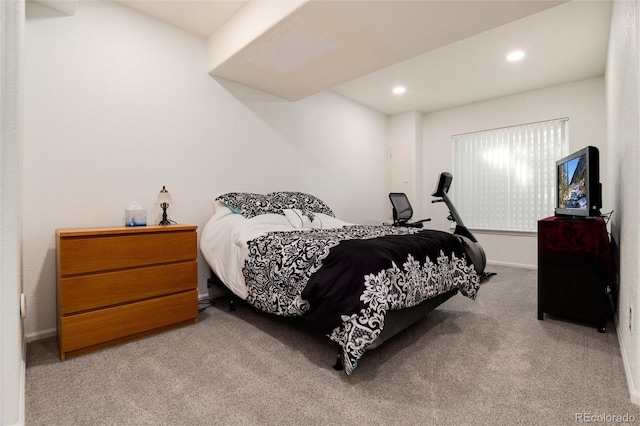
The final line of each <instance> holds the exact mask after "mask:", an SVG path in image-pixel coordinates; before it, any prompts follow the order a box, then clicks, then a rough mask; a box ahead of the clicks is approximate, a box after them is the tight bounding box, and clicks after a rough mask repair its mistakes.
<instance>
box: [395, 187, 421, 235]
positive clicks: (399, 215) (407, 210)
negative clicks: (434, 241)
mask: <svg viewBox="0 0 640 426" xmlns="http://www.w3.org/2000/svg"><path fill="white" fill-rule="evenodd" d="M389 200H391V205H392V206H393V226H410V227H413V228H422V222H428V221H430V220H431V219H430V218H429V219H422V220H418V221H416V222H409V220H410V219H411V217H412V216H413V208H411V203H410V202H409V199H408V198H407V194H405V193H404V192H391V193H389Z"/></svg>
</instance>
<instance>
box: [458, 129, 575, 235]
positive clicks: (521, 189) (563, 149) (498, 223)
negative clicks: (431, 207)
mask: <svg viewBox="0 0 640 426" xmlns="http://www.w3.org/2000/svg"><path fill="white" fill-rule="evenodd" d="M568 139H569V138H568V119H566V118H565V119H558V120H551V121H544V122H538V123H531V124H524V125H520V126H513V127H505V128H501V129H493V130H485V131H481V132H474V133H465V134H462V135H455V136H453V145H454V154H453V159H454V166H453V172H454V173H453V176H454V178H453V195H454V197H453V198H454V203H455V205H456V208H457V209H458V210H459V212H460V215H461V216H462V218H463V219H464V222H465V225H466V226H467V227H468V228H471V229H486V230H500V231H520V232H535V231H536V230H537V221H538V220H540V219H542V218H545V217H548V216H552V215H553V212H554V207H555V193H556V188H555V173H556V171H555V165H556V161H557V160H558V159H560V158H562V157H564V156H565V155H567V153H568V147H569V143H568Z"/></svg>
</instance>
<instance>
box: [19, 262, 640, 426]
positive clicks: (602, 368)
mask: <svg viewBox="0 0 640 426" xmlns="http://www.w3.org/2000/svg"><path fill="white" fill-rule="evenodd" d="M487 269H488V270H490V271H495V272H498V275H497V276H495V277H492V278H491V279H490V280H489V281H488V282H486V283H485V284H483V285H482V287H481V289H480V293H479V295H478V299H477V300H476V301H472V300H469V299H467V298H466V297H464V296H461V295H456V296H454V297H453V298H452V299H450V300H449V301H447V302H445V303H444V304H443V305H442V306H440V307H439V308H438V309H437V310H435V311H433V312H431V313H430V314H429V316H428V317H427V318H425V319H424V320H422V321H420V322H419V323H417V324H415V325H414V326H412V327H411V328H409V329H407V330H405V331H404V332H402V333H401V334H399V335H397V336H395V337H394V338H393V339H391V340H389V341H388V342H386V343H385V344H384V345H382V346H380V347H378V348H376V349H373V350H371V351H369V352H368V353H367V354H365V356H364V357H363V358H362V359H361V361H360V364H359V366H358V368H357V369H356V370H355V372H354V373H353V375H351V376H346V375H345V374H344V372H339V371H334V370H333V369H332V365H333V362H334V361H335V347H334V344H333V343H331V342H330V341H329V339H328V338H326V337H324V336H318V335H315V334H313V333H312V332H310V331H308V330H307V329H305V328H304V327H302V326H300V325H299V324H297V323H292V322H290V321H287V320H283V319H281V318H277V317H273V316H269V315H265V314H262V313H259V312H256V311H255V310H253V309H251V308H248V307H246V306H242V305H241V306H239V307H238V310H237V311H236V312H228V310H227V309H228V304H227V303H226V301H225V300H224V299H218V300H217V301H216V305H215V306H213V307H210V308H209V309H207V310H205V311H204V312H202V313H201V314H200V318H199V322H198V323H197V324H195V325H192V326H189V327H185V328H181V329H178V330H174V331H171V332H167V333H163V334H159V335H156V336H151V337H147V338H145V339H142V340H138V341H134V342H130V343H127V344H124V345H120V346H117V347H114V348H110V349H106V350H103V351H100V352H96V353H92V354H88V355H85V356H81V357H78V358H73V359H71V360H68V361H65V362H60V361H59V359H58V354H57V344H56V341H55V339H53V338H51V339H44V340H41V341H37V342H32V343H30V344H29V345H28V347H27V371H26V420H27V425H106V424H108V425H184V426H188V425H218V424H223V425H233V424H249V425H258V424H260V425H286V424H296V425H297V424H309V425H325V424H350V425H354V424H367V425H391V424H394V425H397V424H404V425H415V424H424V425H427V424H429V425H515V424H526V425H563V424H567V425H569V424H575V423H576V419H577V417H576V416H585V415H589V416H596V415H610V416H611V415H620V416H623V415H625V414H628V415H631V416H634V417H635V420H636V422H639V421H640V407H638V406H635V405H633V404H632V403H631V402H630V399H629V394H628V389H627V383H626V379H625V377H624V370H623V364H622V358H621V355H620V349H619V346H618V340H617V337H616V333H615V329H614V326H613V324H612V323H611V324H609V327H608V330H607V333H606V334H601V333H598V332H597V331H596V329H595V328H594V327H590V326H585V325H581V324H575V323H572V322H568V321H563V320H560V319H555V318H551V317H549V316H547V317H546V318H545V320H544V321H539V320H537V318H536V312H537V272H536V271H535V270H526V269H517V268H508V267H498V266H491V265H490V266H489V267H488V268H487ZM590 418H591V419H592V420H593V419H594V418H593V417H590Z"/></svg>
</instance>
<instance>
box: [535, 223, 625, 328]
mask: <svg viewBox="0 0 640 426" xmlns="http://www.w3.org/2000/svg"><path fill="white" fill-rule="evenodd" d="M584 219H585V217H584V216H581V217H580V218H576V219H574V218H571V217H558V216H556V217H549V218H546V219H543V220H540V221H538V319H539V320H543V319H544V314H545V313H549V314H552V315H556V316H559V317H564V318H568V319H572V320H575V321H578V322H584V323H589V324H593V325H595V326H597V327H598V331H600V332H601V333H604V332H606V325H607V319H608V316H609V313H610V311H611V310H612V309H609V308H610V306H611V304H610V301H609V294H610V292H611V289H612V287H613V285H614V283H615V277H616V274H615V267H614V262H613V254H612V248H611V242H610V241H609V235H608V233H607V228H606V224H605V221H604V218H603V217H593V218H592V219H590V220H584Z"/></svg>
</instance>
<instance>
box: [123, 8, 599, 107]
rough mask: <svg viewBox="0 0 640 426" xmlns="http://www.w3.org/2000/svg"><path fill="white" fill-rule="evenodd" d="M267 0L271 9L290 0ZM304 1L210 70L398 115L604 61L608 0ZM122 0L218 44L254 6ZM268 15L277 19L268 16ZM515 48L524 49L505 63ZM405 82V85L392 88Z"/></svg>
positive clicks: (267, 87)
mask: <svg viewBox="0 0 640 426" xmlns="http://www.w3.org/2000/svg"><path fill="white" fill-rule="evenodd" d="M253 1H255V0H253ZM259 1H260V2H261V3H262V5H261V6H262V7H264V6H266V7H271V6H275V5H276V4H277V3H280V4H282V2H283V1H289V2H291V1H293V0H273V1H270V0H259ZM296 1H297V2H298V3H300V6H299V7H297V9H295V10H294V11H293V12H292V13H290V14H289V15H288V16H286V17H285V18H284V19H281V18H278V19H277V21H274V22H273V23H271V22H269V23H268V25H265V26H266V27H267V28H266V30H265V31H263V32H262V33H261V34H258V35H257V36H256V37H251V40H248V41H245V42H243V43H242V45H241V46H239V48H238V49H237V50H236V51H235V52H233V54H231V55H229V57H228V58H225V60H224V61H222V62H221V63H220V64H217V65H216V66H215V67H213V68H212V69H210V70H207V71H208V72H209V73H210V74H211V75H212V76H214V77H222V78H225V79H228V80H232V81H235V82H238V83H241V84H244V85H246V86H249V87H253V88H256V89H259V90H262V91H265V92H267V93H271V94H274V95H277V96H280V97H282V98H285V99H289V100H298V99H301V98H304V97H306V96H310V95H313V94H314V93H317V92H320V91H322V90H333V91H334V92H336V93H338V94H340V95H342V96H344V97H347V98H350V99H352V100H354V101H356V102H359V103H362V104H364V105H367V106H369V107H371V108H374V109H376V110H379V111H381V112H384V113H386V114H396V113H400V112H404V111H420V112H430V111H435V110H440V109H445V108H451V107H454V106H458V105H464V104H468V103H473V102H478V101H481V100H486V99H491V98H496V97H500V96H506V95H510V94H513V93H519V92H523V91H527V90H533V89H537V88H542V87H548V86H553V85H557V84H563V83H567V82H571V81H576V80H580V79H585V78H590V77H595V76H600V75H603V74H604V70H605V62H606V52H607V43H608V37H609V25H610V17H611V2H610V1H609V0H572V1H569V2H564V1H541V0H531V1H525V0H498V1H484V0H470V1H451V0H448V1H446V0H445V1H436V0H424V1H415V0H413V1H401V0H372V1H368V0H356V1H346V0H341V1H331V0H329V1H326V0H312V1H309V2H305V1H303V0H296ZM119 2H120V3H122V4H124V5H126V6H128V7H131V8H133V9H136V10H138V11H140V12H142V13H145V14H147V15H150V16H152V17H155V18H157V19H160V20H162V21H164V22H167V23H170V24H172V25H175V26H177V27H179V28H182V29H185V30H187V31H189V32H192V33H194V34H197V35H200V36H202V37H205V38H208V39H209V40H210V41H211V40H213V39H214V38H217V39H218V41H220V37H222V36H224V35H226V34H227V33H228V28H229V26H230V25H229V23H231V22H233V25H234V26H235V27H236V28H240V29H242V25H243V24H244V22H243V21H242V20H241V19H240V18H243V17H244V16H243V13H242V12H243V8H245V9H244V11H246V10H247V9H246V7H247V6H248V5H250V1H247V0H224V1H223V0H120V1H119ZM270 3H272V4H270ZM263 10H265V9H263ZM245 15H246V14H245ZM260 16H264V19H268V16H267V13H263V15H260ZM225 25H226V27H225ZM250 25H251V26H250ZM251 31H253V32H255V22H253V24H252V23H251V21H249V20H247V21H246V31H245V34H246V33H248V32H251ZM222 41H223V42H224V39H222ZM514 49H521V50H523V51H524V52H525V53H526V56H525V58H524V59H523V60H522V61H520V62H517V63H510V62H507V61H506V55H507V53H509V52H510V51H511V50H514ZM210 54H211V52H210ZM399 84H401V85H404V86H405V87H406V88H407V91H406V93H405V94H404V95H402V96H397V95H393V94H392V93H391V89H392V88H393V87H394V86H396V85H399Z"/></svg>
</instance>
